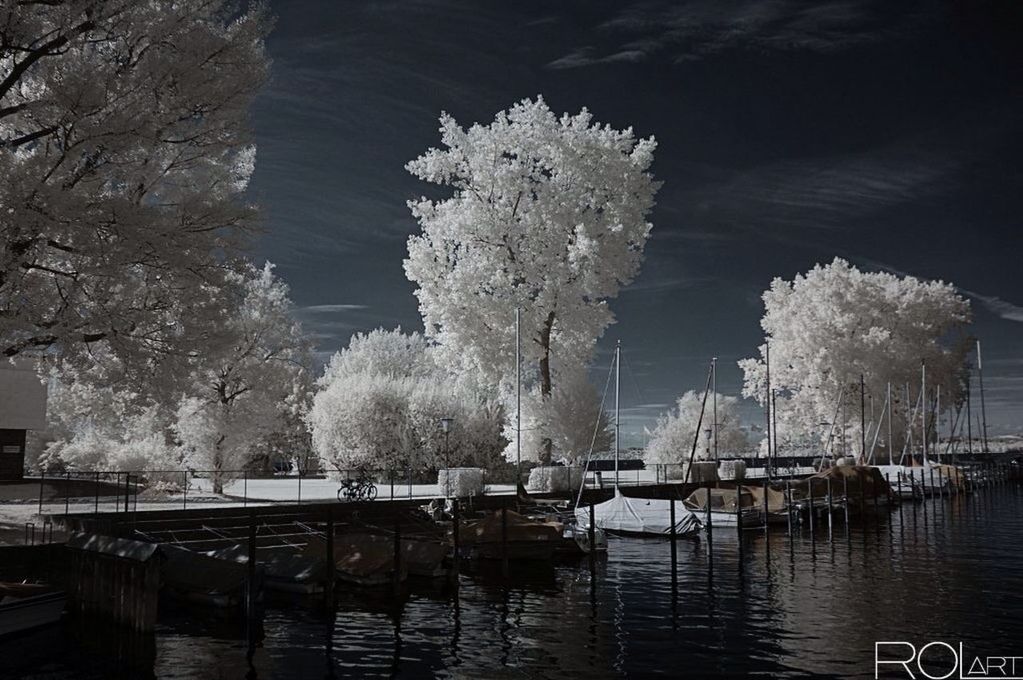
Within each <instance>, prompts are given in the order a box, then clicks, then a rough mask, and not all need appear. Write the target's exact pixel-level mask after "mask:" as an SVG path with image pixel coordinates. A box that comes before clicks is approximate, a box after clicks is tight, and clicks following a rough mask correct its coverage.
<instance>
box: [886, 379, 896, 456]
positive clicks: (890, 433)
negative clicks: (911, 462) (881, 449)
mask: <svg viewBox="0 0 1023 680" xmlns="http://www.w3.org/2000/svg"><path fill="white" fill-rule="evenodd" d="M887 391H888V395H887V401H888V464H889V465H891V464H892V463H894V462H895V461H894V460H892V458H893V456H892V451H893V450H894V447H895V444H894V443H893V442H894V441H895V440H894V439H892V383H891V381H888V387H887Z"/></svg>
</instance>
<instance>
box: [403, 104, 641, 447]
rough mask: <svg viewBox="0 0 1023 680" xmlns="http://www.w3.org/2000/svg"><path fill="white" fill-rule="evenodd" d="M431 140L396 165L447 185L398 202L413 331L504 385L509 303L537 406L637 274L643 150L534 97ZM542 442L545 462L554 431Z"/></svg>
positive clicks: (510, 347)
mask: <svg viewBox="0 0 1023 680" xmlns="http://www.w3.org/2000/svg"><path fill="white" fill-rule="evenodd" d="M440 132H441V141H442V142H443V145H444V148H441V149H430V150H429V151H427V152H426V153H425V154H423V155H422V156H420V157H419V158H417V159H416V160H414V161H412V162H410V163H409V164H408V165H407V166H406V167H407V169H408V170H409V172H411V173H412V174H414V175H415V176H416V177H419V178H420V179H422V180H424V181H427V182H430V183H433V184H438V185H441V186H445V187H450V189H451V191H452V193H451V195H450V196H449V197H447V198H443V199H439V200H431V199H428V198H421V199H418V200H415V201H411V202H410V203H409V207H410V208H411V210H412V213H413V215H414V216H415V217H416V219H417V220H419V223H420V225H421V227H422V233H421V234H419V235H415V236H412V237H410V238H409V243H408V252H409V256H408V259H406V260H405V272H406V274H407V275H408V277H409V279H410V280H412V281H413V282H414V283H415V284H416V285H417V286H418V288H417V290H416V296H417V297H418V298H419V307H420V311H421V312H422V315H423V320H424V323H425V326H426V334H427V336H429V337H430V338H433V339H435V340H436V341H437V342H438V343H439V344H440V346H441V347H442V348H444V349H445V350H446V351H447V352H448V355H449V357H450V361H452V362H453V361H460V362H464V363H465V364H466V365H467V366H468V367H471V368H473V369H475V370H478V371H479V372H480V373H481V375H482V376H483V377H484V380H488V381H490V382H494V383H496V382H498V381H501V380H505V381H507V380H509V378H510V377H511V376H512V375H513V371H514V368H513V367H514V352H515V349H514V347H515V343H514V318H515V309H516V308H519V309H520V310H521V328H522V337H523V343H522V345H523V347H522V349H523V359H524V362H525V373H526V374H527V375H530V376H534V377H535V381H536V384H537V385H538V389H539V393H540V395H541V398H542V399H543V400H547V399H549V398H550V397H551V395H552V393H553V391H554V389H555V385H556V384H557V382H558V376H557V371H558V369H559V367H561V368H562V369H563V370H564V371H565V372H574V371H578V370H580V368H581V367H583V366H585V365H586V364H587V362H588V361H589V360H590V358H591V355H592V351H593V347H594V343H595V341H596V339H597V338H598V337H599V336H600V335H601V334H602V333H603V332H604V330H605V329H606V328H607V327H608V325H609V324H611V323H612V322H613V320H614V316H613V315H612V313H611V310H610V309H609V308H608V300H609V299H610V298H613V297H615V296H616V295H617V293H618V291H619V290H620V288H621V287H622V286H623V285H625V284H627V283H629V282H630V281H631V280H632V278H633V277H634V276H635V275H636V273H637V271H638V270H639V265H640V262H641V259H642V254H643V247H644V245H645V243H646V240H647V237H648V235H649V233H650V229H651V225H650V223H649V222H648V221H647V216H648V214H649V212H650V210H651V208H652V207H653V205H654V194H655V193H656V191H657V188H658V186H659V184H658V183H657V182H655V181H654V179H653V177H652V175H651V173H650V171H649V170H650V164H651V163H652V161H653V152H654V149H655V147H656V143H655V142H654V140H653V138H649V139H637V138H636V136H635V135H634V134H633V131H632V129H631V128H627V129H625V130H615V129H613V128H612V127H611V126H609V125H601V124H599V123H596V122H594V121H593V117H592V116H591V114H590V113H589V112H588V111H586V110H585V109H583V110H582V111H581V112H580V113H578V114H575V115H568V114H565V115H563V116H561V117H558V116H556V115H555V114H554V113H553V112H552V111H551V110H550V108H548V106H547V104H546V103H545V102H544V100H543V99H542V98H539V97H538V98H537V99H536V100H535V101H533V100H524V101H521V102H519V103H517V104H515V105H514V106H512V107H511V108H510V109H508V110H507V111H502V112H500V113H498V114H497V116H496V117H495V118H494V121H493V122H492V123H490V124H489V125H479V124H476V125H473V126H472V127H470V128H468V129H464V128H462V127H460V126H459V125H458V123H457V122H456V121H455V119H454V118H452V117H451V116H449V115H447V114H444V115H442V116H441V119H440ZM541 440H542V449H541V452H540V453H541V456H540V457H541V459H542V460H549V459H550V455H551V450H552V447H553V433H545V435H544V436H543V437H542V438H541Z"/></svg>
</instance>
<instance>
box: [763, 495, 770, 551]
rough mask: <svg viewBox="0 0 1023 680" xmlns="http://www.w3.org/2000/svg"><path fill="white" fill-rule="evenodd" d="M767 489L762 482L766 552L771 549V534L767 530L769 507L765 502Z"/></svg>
mask: <svg viewBox="0 0 1023 680" xmlns="http://www.w3.org/2000/svg"><path fill="white" fill-rule="evenodd" d="M769 488H770V487H768V485H767V482H766V481H765V482H764V545H765V547H766V548H767V549H768V550H770V549H771V544H770V541H771V534H770V532H768V530H767V525H768V519H769V518H770V506H769V504H768V502H767V492H768V489H769Z"/></svg>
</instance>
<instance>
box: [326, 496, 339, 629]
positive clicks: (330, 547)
mask: <svg viewBox="0 0 1023 680" xmlns="http://www.w3.org/2000/svg"><path fill="white" fill-rule="evenodd" d="M325 533H326V538H327V574H326V579H327V582H326V583H325V584H324V589H323V593H324V599H325V600H326V604H327V608H328V609H330V610H331V611H334V582H335V581H336V580H337V568H336V567H335V566H334V565H335V562H334V508H332V507H328V508H327V526H326V528H325Z"/></svg>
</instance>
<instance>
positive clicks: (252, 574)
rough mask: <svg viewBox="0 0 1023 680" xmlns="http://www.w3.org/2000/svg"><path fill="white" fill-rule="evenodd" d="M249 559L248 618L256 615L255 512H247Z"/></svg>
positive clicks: (247, 585) (247, 586)
mask: <svg viewBox="0 0 1023 680" xmlns="http://www.w3.org/2000/svg"><path fill="white" fill-rule="evenodd" d="M248 547H249V561H248V565H247V566H248V572H249V573H248V579H247V583H246V613H247V614H248V617H249V618H250V619H253V618H255V616H256V513H254V512H252V513H249V546H248Z"/></svg>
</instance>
